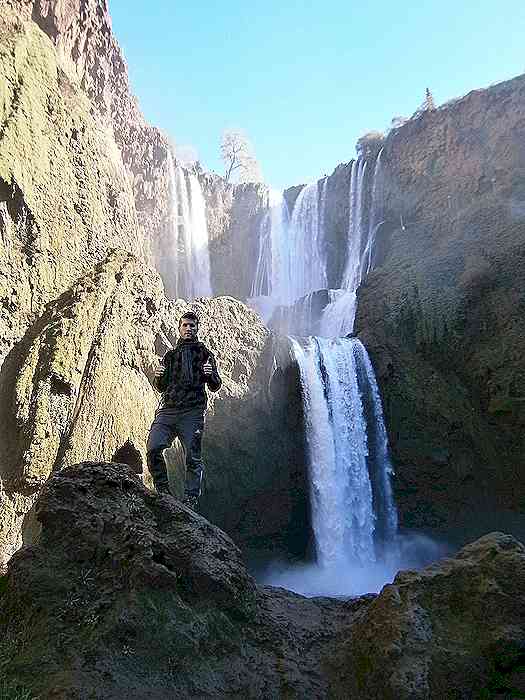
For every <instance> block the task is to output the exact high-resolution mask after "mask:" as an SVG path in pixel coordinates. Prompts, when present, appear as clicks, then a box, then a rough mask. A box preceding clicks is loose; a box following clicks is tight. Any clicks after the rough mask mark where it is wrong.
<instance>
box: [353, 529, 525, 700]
mask: <svg viewBox="0 0 525 700" xmlns="http://www.w3.org/2000/svg"><path fill="white" fill-rule="evenodd" d="M347 652H348V657H347V661H348V667H349V668H351V669H352V672H350V673H348V680H349V688H348V697H356V698H381V700H428V699H429V698H436V699H437V698H447V700H471V699H472V698H480V700H481V699H482V698H502V699H503V698H519V697H523V696H524V695H525V546H523V544H521V543H520V542H518V541H517V540H515V539H513V538H512V537H510V536H509V535H503V534H501V533H493V534H491V535H486V536H485V537H483V538H481V539H480V540H477V541H476V542H474V543H473V544H471V545H468V546H466V547H464V548H463V549H462V550H461V551H460V552H459V553H458V554H457V555H456V556H455V557H454V558H453V559H445V560H444V561H442V562H439V563H436V564H433V565H432V566H429V567H427V568H426V569H424V570H423V571H420V572H416V571H404V572H401V573H399V574H398V575H397V576H396V578H395V580H394V582H393V584H391V585H387V586H385V587H384V588H383V590H382V591H381V593H380V594H379V596H378V597H377V598H376V599H375V600H374V601H373V602H372V603H371V605H369V606H368V607H367V608H366V609H365V610H363V612H362V615H361V616H360V618H359V620H358V622H356V623H355V624H354V626H353V627H352V635H351V639H350V641H349V642H348V643H347Z"/></svg>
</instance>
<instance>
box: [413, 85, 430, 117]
mask: <svg viewBox="0 0 525 700" xmlns="http://www.w3.org/2000/svg"><path fill="white" fill-rule="evenodd" d="M435 109H436V103H435V101H434V95H433V94H432V93H431V92H430V90H429V89H428V88H426V89H425V99H424V100H423V102H422V103H421V105H420V106H419V107H418V109H417V110H416V111H415V112H414V114H413V115H412V119H416V118H417V117H420V116H421V115H422V114H424V113H425V112H433V111H434V110H435Z"/></svg>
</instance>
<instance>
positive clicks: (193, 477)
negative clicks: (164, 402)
mask: <svg viewBox="0 0 525 700" xmlns="http://www.w3.org/2000/svg"><path fill="white" fill-rule="evenodd" d="M203 432H204V412H203V410H202V408H194V409H190V410H189V411H184V412H181V411H178V410H177V409H175V408H160V409H159V410H158V411H157V413H156V414H155V420H154V421H153V423H152V425H151V428H150V431H149V435H148V444H147V448H146V449H147V452H148V467H149V470H150V472H151V476H152V477H153V483H154V484H155V488H156V489H157V491H158V492H163V493H169V484H168V474H167V470H166V461H165V460H164V455H163V452H164V450H165V449H166V448H168V447H171V444H172V442H173V440H175V438H179V440H180V442H181V445H182V449H183V450H184V456H185V461H186V484H185V488H184V495H185V497H187V496H196V497H197V498H198V497H199V496H200V495H201V485H202V477H203V474H204V465H203V463H202V457H201V445H202V434H203Z"/></svg>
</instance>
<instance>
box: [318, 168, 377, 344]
mask: <svg viewBox="0 0 525 700" xmlns="http://www.w3.org/2000/svg"><path fill="white" fill-rule="evenodd" d="M366 168H367V161H366V160H364V159H361V158H359V159H358V160H355V161H354V162H353V164H352V171H351V174H350V195H349V198H350V201H349V221H348V235H347V250H346V265H345V269H344V272H343V279H342V282H341V289H340V290H338V292H337V293H336V294H335V295H334V300H333V301H332V302H331V303H330V304H328V306H327V307H326V308H325V310H324V311H323V315H322V318H321V335H324V336H327V337H334V336H335V337H337V336H344V335H347V334H348V333H351V332H352V331H353V329H354V321H355V313H356V305H357V289H358V287H359V285H360V284H361V279H362V272H363V268H362V255H361V251H362V248H363V206H364V197H363V190H364V188H363V183H364V178H365V173H366ZM364 245H365V247H366V243H365V244H364Z"/></svg>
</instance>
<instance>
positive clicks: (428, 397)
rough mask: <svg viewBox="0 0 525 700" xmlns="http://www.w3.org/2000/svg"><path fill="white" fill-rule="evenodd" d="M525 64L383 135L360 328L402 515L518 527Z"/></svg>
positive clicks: (521, 497)
mask: <svg viewBox="0 0 525 700" xmlns="http://www.w3.org/2000/svg"><path fill="white" fill-rule="evenodd" d="M524 137H525V77H523V76H521V77H518V78H516V79H514V80H511V81H508V82H505V83H501V84H499V85H495V86H493V87H491V88H489V89H487V90H477V91H474V92H472V93H470V94H469V95H467V96H466V97H464V98H462V99H461V100H458V101H455V102H453V103H450V104H449V105H445V106H444V107H442V108H440V109H438V110H434V111H428V112H425V113H423V114H422V115H421V116H420V117H419V118H417V119H413V120H411V121H409V122H407V123H406V124H405V125H403V126H402V127H401V128H399V129H396V130H394V131H392V132H391V133H390V134H389V136H388V137H387V139H386V141H385V144H384V150H383V154H382V159H383V165H384V173H385V178H384V187H385V191H384V207H385V210H384V217H383V218H384V223H383V224H382V225H381V226H380V228H379V230H378V239H377V242H378V246H377V256H378V257H377V267H376V269H375V270H374V271H373V272H372V273H371V274H370V276H369V277H368V279H367V280H366V281H365V283H364V284H363V286H362V287H361V289H360V291H359V302H358V314H357V323H356V330H357V331H358V333H359V335H360V337H361V338H362V339H363V340H364V341H365V343H366V344H367V346H368V348H369V350H370V353H371V356H372V359H373V361H374V364H375V366H376V369H377V371H378V379H379V383H380V386H381V391H382V395H383V401H384V405H385V412H386V417H387V422H388V427H389V435H390V441H391V446H392V450H393V455H394V460H395V464H396V471H397V476H396V481H395V487H396V498H397V502H398V505H399V508H400V512H401V516H402V524H403V525H404V526H407V527H429V528H437V529H441V530H445V531H454V530H455V531H457V532H458V533H459V532H463V533H464V535H467V534H468V535H470V534H478V533H480V532H483V531H486V529H487V528H488V527H491V526H498V527H500V528H503V527H505V528H507V529H509V530H511V531H514V532H517V533H518V534H521V536H523V535H524V534H525V523H524V521H523V516H522V515H521V514H522V513H523V511H524V505H525V471H524V466H525V461H524V455H525V442H524V427H525V422H524V421H525V411H524V409H525V372H524V368H523V357H524V354H525V322H524V318H525V316H524V311H525V297H524V294H523V290H524V289H525V138H524Z"/></svg>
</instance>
